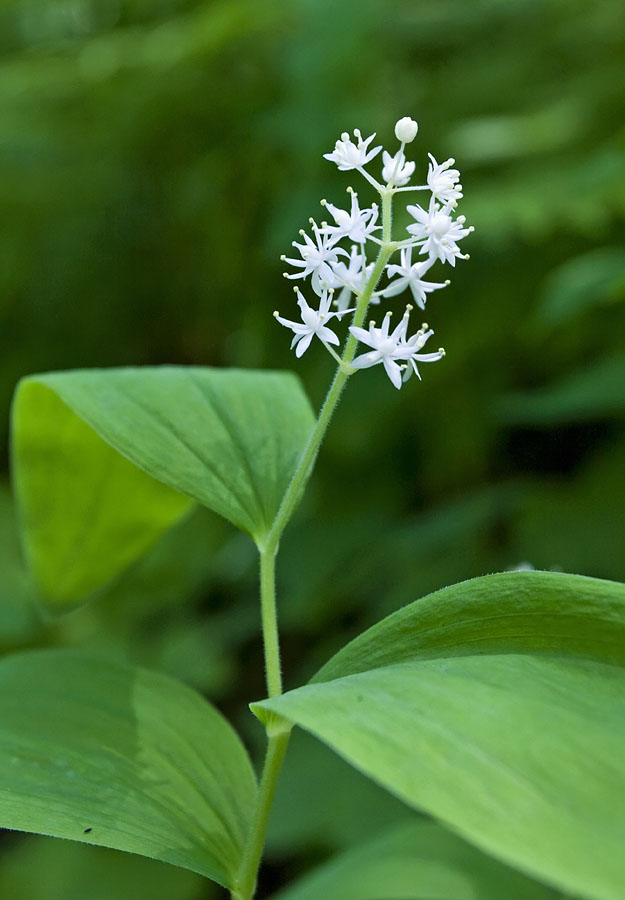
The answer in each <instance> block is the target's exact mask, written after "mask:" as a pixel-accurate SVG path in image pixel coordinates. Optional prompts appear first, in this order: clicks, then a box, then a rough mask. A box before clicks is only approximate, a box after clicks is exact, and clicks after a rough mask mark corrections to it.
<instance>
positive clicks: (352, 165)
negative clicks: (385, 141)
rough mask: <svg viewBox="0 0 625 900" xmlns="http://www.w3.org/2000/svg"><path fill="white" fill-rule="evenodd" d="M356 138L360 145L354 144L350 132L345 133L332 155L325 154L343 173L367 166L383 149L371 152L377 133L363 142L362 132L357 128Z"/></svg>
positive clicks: (375, 148) (324, 156) (325, 157)
mask: <svg viewBox="0 0 625 900" xmlns="http://www.w3.org/2000/svg"><path fill="white" fill-rule="evenodd" d="M354 137H355V138H356V140H357V142H358V143H354V141H352V139H351V138H350V136H349V134H348V132H347V131H344V132H343V134H342V135H341V138H340V140H338V141H337V142H336V144H335V145H334V150H333V151H332V153H324V154H323V158H324V159H329V160H330V162H333V163H336V164H337V166H338V167H339V169H340V170H341V171H342V172H347V171H348V170H349V169H361V168H362V167H363V166H366V165H367V163H368V162H371V160H372V159H373V157H374V156H376V155H377V154H378V153H379V152H380V150H381V149H382V147H381V146H380V147H374V148H373V149H372V150H369V144H370V143H371V141H372V140H373V139H374V137H375V132H374V133H373V134H371V135H369V137H368V138H366V139H365V140H364V141H363V139H362V135H361V133H360V131H359V130H358V129H357V128H355V129H354Z"/></svg>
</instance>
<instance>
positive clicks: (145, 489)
mask: <svg viewBox="0 0 625 900" xmlns="http://www.w3.org/2000/svg"><path fill="white" fill-rule="evenodd" d="M313 421H314V417H313V413H312V410H311V408H310V404H309V402H308V400H307V399H306V397H305V395H304V393H303V391H302V388H301V386H300V383H299V381H298V380H297V379H296V378H295V376H294V375H292V374H290V373H284V372H255V371H244V370H237V369H223V370H222V369H199V368H173V367H167V366H164V367H160V368H144V369H93V370H84V371H76V372H58V373H51V374H47V375H38V376H32V377H29V378H26V379H24V380H23V381H22V382H21V383H20V386H19V389H18V392H17V395H16V400H15V407H14V467H15V482H16V486H17V491H18V497H19V501H20V505H21V509H22V520H23V526H24V532H25V543H26V548H27V552H28V556H29V558H30V560H31V563H32V565H33V568H34V571H35V573H36V576H37V580H38V582H39V585H40V587H41V590H42V592H43V594H44V596H45V597H46V598H47V601H48V603H49V604H51V605H53V606H57V607H61V608H64V607H66V606H68V605H70V604H75V603H76V602H77V601H80V600H82V599H83V598H84V597H85V595H87V594H88V593H90V592H91V591H93V590H94V589H96V588H97V587H99V586H100V585H102V584H104V583H106V582H107V581H108V580H110V579H111V578H112V577H113V576H114V575H116V574H117V573H118V572H120V571H121V570H122V569H123V568H125V567H126V566H127V565H128V564H129V563H130V562H132V561H133V560H134V559H135V558H136V557H138V556H139V555H140V554H142V553H143V552H144V551H145V550H146V549H147V547H148V546H149V545H150V544H151V543H152V542H153V541H154V540H155V538H156V537H157V536H158V535H159V534H161V533H162V532H163V531H164V530H165V529H166V528H168V527H169V526H170V525H171V524H173V522H174V521H176V519H178V518H179V517H180V516H181V515H183V514H184V513H185V512H186V511H187V510H188V509H189V507H190V500H189V499H188V498H189V497H190V498H193V499H194V500H197V501H199V502H200V503H202V504H203V505H205V506H207V507H208V508H209V509H212V510H214V511H215V512H218V513H220V514H221V515H223V516H225V518H227V519H229V520H230V521H231V522H233V523H234V524H235V525H237V526H238V527H239V528H242V529H243V530H244V531H247V532H249V533H250V534H251V535H252V536H253V537H254V538H255V539H256V540H257V541H262V539H263V537H264V535H265V534H266V532H267V530H268V528H269V527H270V525H271V522H272V520H273V518H274V515H275V513H276V511H277V509H278V506H279V504H280V500H281V498H282V495H283V493H284V491H285V490H286V487H287V486H288V483H289V481H290V478H291V476H292V474H293V471H294V468H295V465H296V463H297V460H298V457H299V455H300V453H301V450H302V448H303V445H304V443H305V440H306V438H307V436H308V434H309V432H310V429H311V428H312V425H313ZM112 448H113V449H112ZM114 451H117V452H114ZM133 464H134V465H133ZM146 473H147V474H146ZM155 479H156V480H155ZM161 482H162V483H161ZM164 485H167V487H165V486H164ZM172 488H173V491H172V490H171V489H172Z"/></svg>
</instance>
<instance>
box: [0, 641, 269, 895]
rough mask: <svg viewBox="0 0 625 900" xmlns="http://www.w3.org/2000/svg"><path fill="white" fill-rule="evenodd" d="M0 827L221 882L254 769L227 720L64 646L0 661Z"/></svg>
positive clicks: (227, 874)
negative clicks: (109, 849)
mask: <svg viewBox="0 0 625 900" xmlns="http://www.w3.org/2000/svg"><path fill="white" fill-rule="evenodd" d="M0 719H1V720H2V733H1V735H0V798H1V801H0V825H1V826H2V827H5V828H12V829H16V830H19V831H30V832H36V833H39V834H48V835H52V836H55V837H63V838H70V839H72V840H76V841H84V842H85V843H91V844H99V845H101V846H104V847H112V848H114V849H118V850H126V851H130V852H132V853H139V854H141V855H143V856H149V857H152V858H154V859H160V860H162V861H164V862H169V863H172V864H174V865H177V866H181V867H183V868H187V869H191V870H192V871H194V872H198V873H199V874H201V875H204V876H206V877H208V878H212V879H213V880H215V881H217V882H219V883H220V884H222V885H224V886H226V887H230V886H232V885H233V883H234V878H235V875H236V872H237V869H238V865H239V859H240V855H241V851H242V846H243V842H244V839H245V836H246V833H247V830H248V827H249V822H250V816H251V813H252V810H253V805H254V800H255V791H256V786H255V777H254V773H253V771H252V767H251V764H250V762H249V759H248V757H247V754H246V752H245V750H244V748H243V745H242V744H241V742H240V740H239V738H238V737H237V735H236V734H235V732H234V731H233V730H232V728H231V727H230V725H229V724H228V723H227V722H226V721H225V719H224V718H223V717H222V716H221V715H220V713H218V712H217V711H216V710H215V709H213V707H211V706H210V704H208V703H207V702H206V701H205V700H203V699H202V698H201V697H200V696H199V695H198V694H196V693H195V692H194V691H192V690H190V689H189V688H187V687H185V686H184V685H182V684H180V683H179V682H176V681H173V680H172V679H170V678H167V677H166V676H163V675H160V674H157V673H154V672H150V671H148V670H145V669H138V668H135V667H131V666H123V665H119V664H117V663H111V662H107V661H104V660H98V659H93V658H89V657H84V656H81V655H78V654H74V653H71V652H67V651H58V650H57V651H38V652H32V653H24V654H19V655H15V656H10V657H8V658H6V659H4V660H3V661H2V662H1V663H0Z"/></svg>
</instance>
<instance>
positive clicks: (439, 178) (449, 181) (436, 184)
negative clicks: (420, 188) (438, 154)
mask: <svg viewBox="0 0 625 900" xmlns="http://www.w3.org/2000/svg"><path fill="white" fill-rule="evenodd" d="M428 156H429V157H430V163H429V165H428V179H427V180H428V187H429V189H430V190H431V191H432V196H433V197H435V198H436V199H437V200H439V201H440V202H441V203H448V204H451V206H452V207H455V205H456V203H457V201H458V200H460V198H461V197H462V185H461V184H459V179H460V172H459V171H458V169H452V168H451V166H453V164H454V163H455V161H456V160H455V159H447V160H445V162H443V163H437V162H436V160H435V159H434V157H433V156H432V154H431V153H428Z"/></svg>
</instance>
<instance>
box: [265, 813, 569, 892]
mask: <svg viewBox="0 0 625 900" xmlns="http://www.w3.org/2000/svg"><path fill="white" fill-rule="evenodd" d="M556 896H557V895H556V893H555V892H554V891H551V890H550V889H549V888H547V887H544V886H543V885H540V884H538V883H537V882H534V881H531V880H530V879H529V878H526V877H525V876H524V875H521V874H519V873H518V872H514V871H513V870H511V869H508V868H507V867H506V866H502V865H501V864H500V863H498V862H495V861H494V860H493V859H489V857H487V856H485V855H484V854H482V853H480V852H479V851H478V850H475V849H474V848H473V847H470V846H469V845H468V844H465V842H464V841H461V840H460V839H459V838H457V837H455V836H454V835H452V834H450V833H449V832H448V831H445V829H444V828H441V826H440V825H436V824H435V823H434V822H426V821H419V820H415V821H406V822H404V823H402V824H401V825H397V826H395V827H394V828H393V829H392V830H390V831H388V832H386V833H384V834H382V835H380V836H379V837H377V838H376V839H375V840H372V841H369V842H367V843H365V844H362V845H361V846H359V847H356V848H354V849H351V850H348V851H347V852H346V853H344V854H342V855H341V856H338V857H336V858H335V859H332V860H330V862H328V863H326V864H325V865H322V866H320V867H319V868H318V869H317V870H314V871H313V872H311V873H310V874H309V875H306V876H305V877H304V878H302V879H300V880H299V881H297V882H296V883H294V884H293V885H291V886H289V887H288V888H286V890H284V891H280V893H279V894H276V895H275V900H319V898H320V897H323V898H324V900H386V898H389V900H390V898H392V900H475V898H476V897H479V898H480V900H502V898H503V897H505V898H506V900H550V898H551V900H555V898H556Z"/></svg>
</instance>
